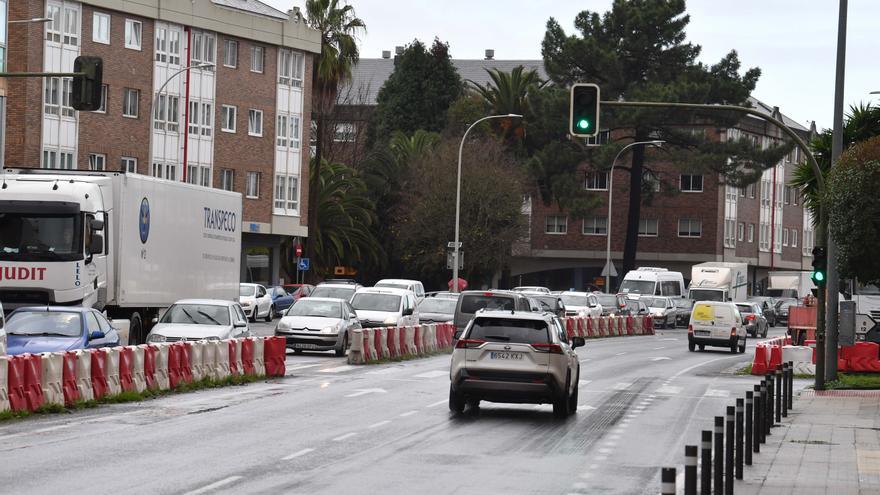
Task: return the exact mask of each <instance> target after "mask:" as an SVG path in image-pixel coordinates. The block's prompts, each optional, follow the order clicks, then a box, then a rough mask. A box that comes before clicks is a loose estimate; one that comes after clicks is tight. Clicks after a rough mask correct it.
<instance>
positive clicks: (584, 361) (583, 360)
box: [581, 358, 592, 363]
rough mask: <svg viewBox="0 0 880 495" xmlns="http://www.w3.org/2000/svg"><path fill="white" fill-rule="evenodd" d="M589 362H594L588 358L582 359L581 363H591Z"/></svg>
mask: <svg viewBox="0 0 880 495" xmlns="http://www.w3.org/2000/svg"><path fill="white" fill-rule="evenodd" d="M589 361H592V360H591V359H590V358H587V359H581V363H586V362H589Z"/></svg>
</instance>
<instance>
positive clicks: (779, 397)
mask: <svg viewBox="0 0 880 495" xmlns="http://www.w3.org/2000/svg"><path fill="white" fill-rule="evenodd" d="M780 368H781V367H780ZM775 376H776V389H775V390H776V422H777V423H782V396H783V389H782V370H781V369H778V370H776V373H775Z"/></svg>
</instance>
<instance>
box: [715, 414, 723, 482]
mask: <svg viewBox="0 0 880 495" xmlns="http://www.w3.org/2000/svg"><path fill="white" fill-rule="evenodd" d="M713 443H714V445H713V447H714V448H715V455H714V460H715V466H713V470H714V472H713V473H712V475H713V478H714V479H715V480H714V482H713V483H712V486H713V487H714V488H715V495H724V416H715V441H714V442H713Z"/></svg>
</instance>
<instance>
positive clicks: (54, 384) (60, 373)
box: [40, 352, 64, 405]
mask: <svg viewBox="0 0 880 495" xmlns="http://www.w3.org/2000/svg"><path fill="white" fill-rule="evenodd" d="M40 365H41V366H42V368H43V369H42V383H41V386H42V388H43V401H44V402H45V403H46V404H61V405H64V388H63V387H62V385H61V383H62V381H63V380H64V353H61V352H44V353H41V354H40Z"/></svg>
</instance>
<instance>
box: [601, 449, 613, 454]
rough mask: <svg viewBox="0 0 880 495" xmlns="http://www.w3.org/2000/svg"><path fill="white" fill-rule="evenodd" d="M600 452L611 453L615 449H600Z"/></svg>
mask: <svg viewBox="0 0 880 495" xmlns="http://www.w3.org/2000/svg"><path fill="white" fill-rule="evenodd" d="M598 452H599V453H600V454H610V453H612V452H614V451H613V450H612V449H599V451H598Z"/></svg>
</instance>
